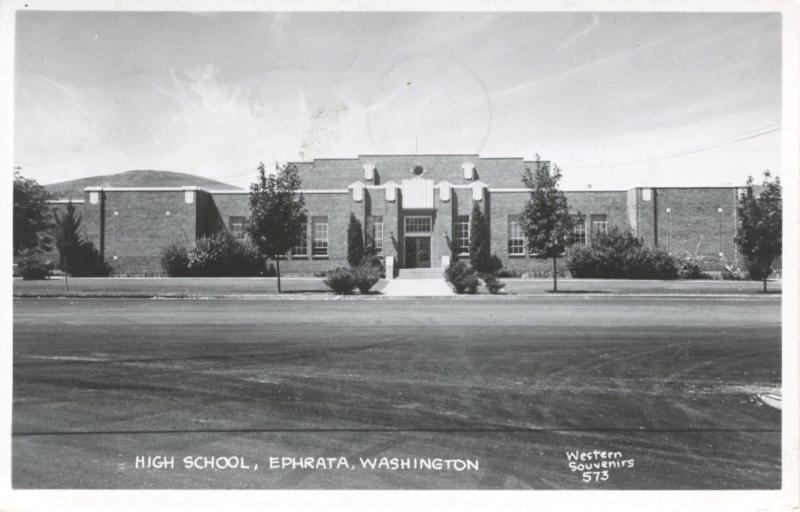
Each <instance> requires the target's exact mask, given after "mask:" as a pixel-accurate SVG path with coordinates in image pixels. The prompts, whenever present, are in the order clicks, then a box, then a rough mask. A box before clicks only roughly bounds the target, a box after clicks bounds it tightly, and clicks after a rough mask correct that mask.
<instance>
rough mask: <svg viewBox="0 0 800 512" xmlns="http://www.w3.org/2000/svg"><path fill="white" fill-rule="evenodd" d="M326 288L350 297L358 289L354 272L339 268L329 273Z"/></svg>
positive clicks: (326, 278)
mask: <svg viewBox="0 0 800 512" xmlns="http://www.w3.org/2000/svg"><path fill="white" fill-rule="evenodd" d="M325 286H327V287H328V288H330V289H331V290H333V291H334V292H336V293H337V294H339V295H348V294H350V293H352V291H353V288H355V287H356V280H355V278H354V276H353V271H352V270H350V269H349V268H347V267H337V268H335V269H333V270H330V271H328V274H327V276H326V277H325Z"/></svg>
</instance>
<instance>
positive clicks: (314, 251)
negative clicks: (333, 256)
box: [311, 215, 330, 259]
mask: <svg viewBox="0 0 800 512" xmlns="http://www.w3.org/2000/svg"><path fill="white" fill-rule="evenodd" d="M311 224H312V228H311V230H312V231H311V257H312V258H318V259H325V258H328V257H329V255H330V226H329V224H328V216H327V215H325V216H320V217H314V218H312V220H311ZM323 226H324V227H325V230H324V235H325V236H324V238H322V237H320V236H319V235H320V231H319V229H318V228H321V227H323ZM323 244H324V245H323ZM319 248H324V253H323V252H322V251H319V252H318V249H319Z"/></svg>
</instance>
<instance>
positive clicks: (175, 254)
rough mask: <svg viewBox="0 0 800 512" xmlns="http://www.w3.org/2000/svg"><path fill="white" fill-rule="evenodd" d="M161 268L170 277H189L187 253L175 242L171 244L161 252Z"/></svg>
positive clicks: (186, 250) (184, 247) (181, 245)
mask: <svg viewBox="0 0 800 512" xmlns="http://www.w3.org/2000/svg"><path fill="white" fill-rule="evenodd" d="M161 268H163V269H164V272H165V273H166V274H167V275H168V276H170V277H186V276H188V275H189V251H188V249H186V246H185V245H183V244H180V243H177V242H174V243H171V244H169V245H168V246H166V247H165V248H164V249H163V250H162V251H161Z"/></svg>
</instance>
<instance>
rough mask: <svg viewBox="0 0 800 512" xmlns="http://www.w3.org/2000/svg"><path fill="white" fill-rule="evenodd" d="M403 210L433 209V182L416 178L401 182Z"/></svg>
mask: <svg viewBox="0 0 800 512" xmlns="http://www.w3.org/2000/svg"><path fill="white" fill-rule="evenodd" d="M401 188H402V191H403V209H404V210H406V209H419V208H425V209H428V208H433V180H426V179H424V178H414V179H410V180H403V181H402V182H401Z"/></svg>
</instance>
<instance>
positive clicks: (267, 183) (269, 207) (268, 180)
mask: <svg viewBox="0 0 800 512" xmlns="http://www.w3.org/2000/svg"><path fill="white" fill-rule="evenodd" d="M299 189H300V173H299V172H298V170H297V167H296V166H295V165H294V164H286V165H284V166H283V167H279V166H278V165H277V164H276V165H275V174H270V175H269V176H267V173H266V170H265V169H264V164H263V163H261V164H259V165H258V178H257V180H256V182H255V183H253V184H252V185H250V219H249V220H248V222H247V225H246V229H247V233H248V235H249V236H250V239H251V240H252V241H253V243H255V244H256V246H257V247H258V249H259V252H260V253H261V254H262V255H263V256H265V257H267V258H268V259H272V260H274V261H275V269H276V272H277V277H278V293H281V262H280V258H281V257H282V256H284V255H285V254H287V253H288V252H289V251H290V250H291V249H292V247H294V246H295V245H297V244H298V242H300V237H301V233H300V230H301V229H302V226H303V222H304V221H305V218H306V212H305V202H304V200H303V196H302V195H301V194H299V193H298V192H297V191H298V190H299Z"/></svg>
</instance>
